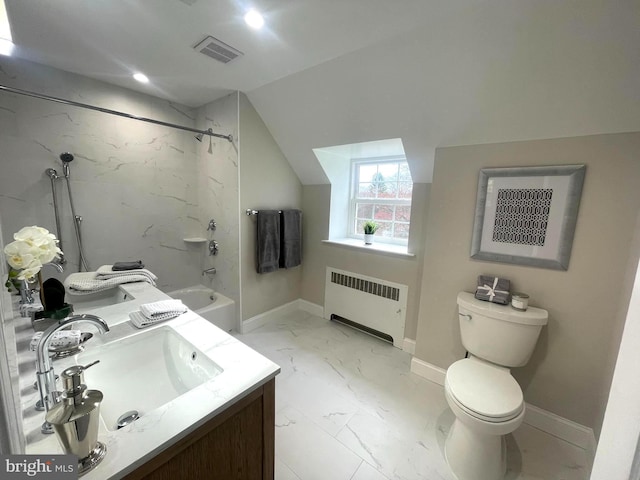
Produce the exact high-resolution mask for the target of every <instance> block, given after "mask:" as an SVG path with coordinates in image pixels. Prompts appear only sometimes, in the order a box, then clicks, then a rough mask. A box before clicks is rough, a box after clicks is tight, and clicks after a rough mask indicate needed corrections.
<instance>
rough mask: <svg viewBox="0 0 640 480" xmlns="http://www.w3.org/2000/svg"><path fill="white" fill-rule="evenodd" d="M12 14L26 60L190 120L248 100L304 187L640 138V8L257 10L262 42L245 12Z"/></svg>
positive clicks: (144, 6)
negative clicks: (402, 158) (202, 110)
mask: <svg viewBox="0 0 640 480" xmlns="http://www.w3.org/2000/svg"><path fill="white" fill-rule="evenodd" d="M5 1H6V4H7V10H8V14H9V17H10V20H11V24H12V29H13V33H14V40H15V43H16V44H17V47H16V50H15V53H14V55H16V56H18V57H21V58H25V59H28V60H32V61H36V62H39V63H44V64H47V65H51V66H54V67H57V68H61V69H63V70H68V71H72V72H75V73H80V74H82V75H86V76H89V77H93V78H97V79H100V80H103V81H106V82H109V83H113V84H117V85H121V86H125V87H128V88H132V89H134V90H139V91H143V92H145V93H149V94H151V95H155V96H158V97H161V98H165V99H168V100H171V101H175V102H179V103H183V104H185V105H189V106H200V105H203V104H206V103H208V102H210V101H212V100H215V99H216V98H219V97H221V96H223V95H226V94H227V93H229V91H232V90H235V89H238V90H241V91H244V92H246V93H247V95H248V97H249V99H250V100H251V102H252V103H253V105H254V106H255V108H256V110H257V111H258V113H259V114H260V115H261V117H262V118H263V120H264V121H265V123H266V125H267V126H268V128H269V129H270V131H271V133H272V135H273V136H274V138H275V140H276V141H277V143H278V144H279V146H280V148H281V149H282V151H283V153H284V154H285V156H286V157H287V159H288V160H289V162H290V163H291V165H292V167H293V168H294V170H295V171H296V173H297V174H298V176H299V177H300V179H301V181H302V183H303V184H319V183H327V182H328V180H327V178H326V176H325V175H324V172H323V171H322V168H321V167H320V165H319V163H318V161H317V159H316V158H315V156H314V154H313V149H314V148H323V147H329V146H335V145H343V144H350V143H359V142H366V141H372V140H380V139H387V138H401V139H402V142H403V144H404V147H405V151H406V153H407V157H408V160H409V163H410V165H411V171H412V176H413V178H414V180H415V181H418V182H430V181H431V177H432V169H433V157H434V152H435V149H436V148H437V147H441V146H448V145H461V144H475V143H488V142H500V141H513V140H525V139H535V138H553V137H563V136H576V135H588V134H595V133H609V132H622V131H636V130H640V89H639V88H638V85H640V49H639V48H638V45H640V28H639V27H638V26H639V25H640V2H638V1H637V0H619V1H618V0H616V1H611V0H483V1H479V0H449V1H443V0H402V1H393V2H390V1H388V0H341V1H333V0H255V1H254V2H252V4H251V6H255V7H257V8H259V9H260V10H261V11H263V12H264V13H265V17H266V20H267V26H268V27H267V28H266V29H265V30H263V31H261V32H255V31H251V30H248V29H247V28H246V27H245V26H244V25H243V24H242V14H243V13H244V11H245V10H246V8H247V7H248V6H249V5H248V3H247V2H243V1H241V0H119V1H118V2H100V1H94V2H79V1H77V0H56V1H55V2H52V1H50V0H28V1H25V0H5ZM206 35H213V36H215V37H217V38H219V39H221V40H223V41H225V42H226V43H228V44H230V45H232V46H233V47H235V48H237V49H239V50H241V51H242V52H244V56H243V57H242V58H241V59H239V60H237V61H234V62H232V63H230V64H228V65H222V64H218V63H217V62H214V61H212V60H210V59H208V58H207V57H205V56H203V55H201V54H199V53H198V52H196V51H194V50H193V49H192V48H191V47H192V46H193V45H195V44H196V43H197V42H198V41H200V40H201V39H202V38H203V37H204V36H206ZM136 70H141V71H143V72H144V73H146V74H147V75H148V76H149V77H150V78H151V84H150V85H146V86H145V85H140V84H137V83H135V82H134V81H133V80H132V79H131V73H133V71H136ZM0 101H1V99H0Z"/></svg>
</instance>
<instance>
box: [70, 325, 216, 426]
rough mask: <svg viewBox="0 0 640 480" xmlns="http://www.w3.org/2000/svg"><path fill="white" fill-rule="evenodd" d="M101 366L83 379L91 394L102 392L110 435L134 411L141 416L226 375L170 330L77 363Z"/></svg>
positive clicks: (108, 348)
mask: <svg viewBox="0 0 640 480" xmlns="http://www.w3.org/2000/svg"><path fill="white" fill-rule="evenodd" d="M95 360H100V363H98V364H97V365H95V366H93V367H91V368H89V369H88V370H86V371H85V373H84V378H85V383H86V385H87V387H88V388H90V389H94V390H100V391H101V392H102V393H103V395H104V400H103V402H102V404H101V406H100V415H101V416H102V419H103V420H104V422H105V424H106V426H107V428H108V429H109V430H116V429H117V427H116V425H117V423H118V419H119V418H120V417H121V416H122V415H123V414H124V413H125V412H130V411H132V410H135V411H137V412H138V413H139V415H140V416H144V415H145V414H146V413H149V412H150V411H152V410H154V409H156V408H158V407H160V406H162V405H164V404H165V403H168V402H170V401H171V400H173V399H175V398H177V397H179V396H180V395H182V394H184V393H186V392H188V391H189V390H191V389H193V388H195V387H197V386H198V385H201V384H202V383H204V382H206V381H208V380H210V379H212V378H214V377H216V376H217V375H219V374H220V373H222V368H220V367H219V366H218V365H217V364H216V363H215V362H213V361H212V360H211V359H209V358H208V357H207V356H206V355H204V354H203V353H202V352H200V351H199V350H198V349H197V348H195V347H194V346H193V345H191V343H189V342H188V341H187V340H186V339H184V338H183V337H182V336H181V335H179V334H178V333H176V332H175V331H174V330H173V329H172V328H170V327H161V328H158V329H156V330H151V331H149V332H145V333H140V334H137V335H134V336H132V337H127V338H124V339H122V340H117V341H114V342H112V343H108V344H105V345H104V346H102V347H100V348H99V349H95V350H93V351H87V352H84V353H81V354H79V355H78V356H77V357H76V361H77V363H78V364H81V365H87V364H88V363H91V362H94V361H95Z"/></svg>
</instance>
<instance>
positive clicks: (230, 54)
mask: <svg viewBox="0 0 640 480" xmlns="http://www.w3.org/2000/svg"><path fill="white" fill-rule="evenodd" d="M193 48H194V49H196V50H197V51H199V52H200V53H204V54H205V55H207V56H209V57H211V58H213V59H214V60H217V61H219V62H222V63H229V62H230V61H231V60H233V59H235V58H237V57H239V56H240V55H243V53H242V52H241V51H240V50H236V49H235V48H233V47H231V46H229V45H227V44H226V43H224V42H221V41H220V40H218V39H217V38H213V37H212V36H208V37H206V38H205V39H204V40H202V41H201V42H200V43H198V44H197V45H196V46H195V47H193Z"/></svg>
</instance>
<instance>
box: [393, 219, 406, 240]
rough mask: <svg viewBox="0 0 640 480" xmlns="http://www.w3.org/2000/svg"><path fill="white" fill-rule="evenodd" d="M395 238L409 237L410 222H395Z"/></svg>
mask: <svg viewBox="0 0 640 480" xmlns="http://www.w3.org/2000/svg"><path fill="white" fill-rule="evenodd" d="M394 236H395V238H409V224H408V223H396V224H395V235H394Z"/></svg>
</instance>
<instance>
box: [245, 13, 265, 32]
mask: <svg viewBox="0 0 640 480" xmlns="http://www.w3.org/2000/svg"><path fill="white" fill-rule="evenodd" d="M244 21H245V22H246V23H247V25H249V26H250V27H251V28H255V29H256V30H259V29H260V28H262V26H263V25H264V18H262V15H260V12H258V11H257V10H253V9H252V10H249V11H248V12H247V13H246V14H245V16H244Z"/></svg>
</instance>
